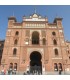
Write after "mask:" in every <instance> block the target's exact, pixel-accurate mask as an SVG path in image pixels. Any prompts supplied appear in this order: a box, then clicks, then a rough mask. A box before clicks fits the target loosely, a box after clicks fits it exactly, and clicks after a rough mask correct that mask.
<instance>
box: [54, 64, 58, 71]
mask: <svg viewBox="0 0 70 80" xmlns="http://www.w3.org/2000/svg"><path fill="white" fill-rule="evenodd" d="M54 71H58V65H57V63H54Z"/></svg>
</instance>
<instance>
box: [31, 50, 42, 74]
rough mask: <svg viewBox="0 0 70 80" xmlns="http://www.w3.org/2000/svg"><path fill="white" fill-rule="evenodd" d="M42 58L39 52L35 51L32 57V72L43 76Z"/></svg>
mask: <svg viewBox="0 0 70 80" xmlns="http://www.w3.org/2000/svg"><path fill="white" fill-rule="evenodd" d="M41 59H42V56H41V54H40V53H39V52H37V51H33V52H32V53H31V55H30V72H31V73H38V74H39V73H40V74H42V62H41Z"/></svg>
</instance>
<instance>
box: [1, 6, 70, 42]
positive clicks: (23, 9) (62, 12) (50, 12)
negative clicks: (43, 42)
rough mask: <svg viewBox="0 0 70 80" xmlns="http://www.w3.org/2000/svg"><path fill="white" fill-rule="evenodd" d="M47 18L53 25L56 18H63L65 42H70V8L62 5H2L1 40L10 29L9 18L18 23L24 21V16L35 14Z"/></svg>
mask: <svg viewBox="0 0 70 80" xmlns="http://www.w3.org/2000/svg"><path fill="white" fill-rule="evenodd" d="M35 9H36V13H37V14H40V15H41V16H43V17H45V16H46V17H47V18H48V21H49V23H52V22H53V20H54V18H55V17H57V16H58V17H62V18H63V20H62V24H63V29H64V37H65V40H69V41H70V6H68V5H65V6H60V5H0V40H3V39H5V38H6V31H7V28H8V17H10V16H13V15H14V16H15V17H16V19H17V21H18V22H21V21H22V18H23V16H24V15H25V16H29V15H31V14H33V13H34V11H35Z"/></svg>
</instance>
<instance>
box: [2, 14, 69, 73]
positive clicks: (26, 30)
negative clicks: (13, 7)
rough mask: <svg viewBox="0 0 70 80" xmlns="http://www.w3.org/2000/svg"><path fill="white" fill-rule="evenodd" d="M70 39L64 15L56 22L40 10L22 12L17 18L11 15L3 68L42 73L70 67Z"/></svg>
mask: <svg viewBox="0 0 70 80" xmlns="http://www.w3.org/2000/svg"><path fill="white" fill-rule="evenodd" d="M69 48H70V43H69V42H68V41H65V38H64V33H63V26H62V18H60V17H56V18H55V19H54V21H53V23H49V22H48V18H47V17H42V16H41V15H38V14H37V13H34V14H32V15H30V16H29V17H26V16H23V20H22V22H17V20H16V18H15V17H14V16H11V17H9V18H8V28H7V32H6V39H5V44H4V50H3V55H2V60H1V64H2V65H1V66H0V67H1V68H2V66H4V67H5V68H6V69H9V68H11V69H16V70H17V71H23V72H24V71H27V70H29V71H30V72H33V71H34V70H37V71H40V72H41V73H44V72H47V71H59V70H63V71H65V70H67V71H69V70H70V50H69Z"/></svg>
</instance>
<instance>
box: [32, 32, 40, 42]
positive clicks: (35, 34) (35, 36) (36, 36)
mask: <svg viewBox="0 0 70 80" xmlns="http://www.w3.org/2000/svg"><path fill="white" fill-rule="evenodd" d="M32 44H39V33H38V32H37V31H34V32H33V33H32Z"/></svg>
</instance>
